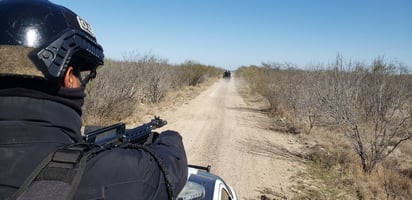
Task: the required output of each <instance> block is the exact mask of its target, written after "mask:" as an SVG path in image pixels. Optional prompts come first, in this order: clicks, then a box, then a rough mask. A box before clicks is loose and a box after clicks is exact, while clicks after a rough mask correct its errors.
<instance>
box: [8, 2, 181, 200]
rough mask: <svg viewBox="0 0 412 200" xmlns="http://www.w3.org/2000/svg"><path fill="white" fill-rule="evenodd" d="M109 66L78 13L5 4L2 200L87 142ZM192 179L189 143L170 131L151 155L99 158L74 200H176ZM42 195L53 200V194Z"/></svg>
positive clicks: (130, 152)
mask: <svg viewBox="0 0 412 200" xmlns="http://www.w3.org/2000/svg"><path fill="white" fill-rule="evenodd" d="M103 60H104V55H103V49H102V47H101V46H100V45H99V44H98V43H97V41H96V39H95V36H94V35H93V32H92V29H91V26H90V25H89V24H88V23H87V22H86V21H84V20H83V19H82V18H80V17H79V16H77V15H76V14H75V13H73V12H72V11H71V10H69V9H67V8H65V7H62V6H59V5H56V4H53V3H51V2H49V1H47V0H30V1H28V0H0V199H6V198H9V197H10V196H12V195H13V194H14V193H15V192H16V191H17V190H18V189H19V188H20V187H21V186H22V184H23V182H24V181H25V180H26V179H27V177H28V176H29V175H30V174H31V173H32V171H33V170H34V169H35V168H36V167H37V166H38V165H39V163H40V162H41V161H42V160H43V159H44V158H45V157H47V155H49V154H50V153H51V152H53V151H55V150H56V149H57V148H59V147H62V146H65V145H68V144H72V143H79V142H82V137H81V133H80V128H81V114H82V110H81V108H82V105H83V100H84V97H85V94H84V89H85V85H86V83H87V81H88V80H89V79H91V78H94V76H95V75H96V68H97V67H98V66H100V65H103ZM84 72H88V73H86V74H88V75H86V76H84V77H82V75H81V74H84ZM186 179H187V159H186V154H185V151H184V147H183V143H182V138H181V136H180V135H179V134H178V133H177V132H174V131H165V132H162V133H161V134H159V135H158V137H157V138H156V139H155V140H154V141H153V143H152V144H151V145H148V146H146V147H145V148H144V149H134V148H116V149H111V150H104V151H102V152H99V153H97V154H96V155H95V156H94V157H92V158H91V159H90V160H89V161H88V162H87V165H86V168H85V170H84V173H83V175H82V177H81V180H80V183H79V187H78V189H77V191H76V193H75V195H74V199H173V198H175V197H176V196H177V195H178V193H179V191H180V190H181V189H182V188H183V186H184V184H185V183H186ZM56 187H57V185H56ZM43 189H44V191H42V192H40V193H43V194H42V195H46V196H47V193H48V191H49V192H50V191H52V190H53V187H51V188H44V187H42V190H43Z"/></svg>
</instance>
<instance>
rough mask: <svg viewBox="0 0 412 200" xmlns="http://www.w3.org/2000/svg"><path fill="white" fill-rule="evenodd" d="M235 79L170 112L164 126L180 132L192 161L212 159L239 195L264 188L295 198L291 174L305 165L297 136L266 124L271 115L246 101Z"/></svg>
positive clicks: (254, 193) (200, 162) (214, 169)
mask: <svg viewBox="0 0 412 200" xmlns="http://www.w3.org/2000/svg"><path fill="white" fill-rule="evenodd" d="M236 83H237V80H236V79H235V78H232V79H231V80H220V81H218V82H216V83H215V84H213V85H212V86H210V87H209V88H208V89H207V90H205V91H204V92H202V93H201V94H200V95H199V96H197V97H196V98H194V99H192V100H191V101H189V102H185V103H184V104H183V105H181V106H178V107H175V108H173V109H170V110H168V111H165V112H164V113H162V114H161V116H162V118H164V119H166V120H167V121H168V125H167V126H165V127H164V128H163V130H166V129H171V130H176V131H179V132H180V133H181V135H182V137H183V142H184V145H185V148H186V152H187V157H188V161H189V163H190V164H196V165H207V164H211V165H212V173H215V174H217V175H219V176H221V177H222V178H223V179H224V180H225V181H226V182H227V183H228V184H230V185H231V186H232V187H233V188H234V189H235V190H236V193H237V194H238V196H239V199H260V195H261V194H262V193H266V194H267V193H270V194H271V195H272V197H274V198H286V197H290V196H291V195H292V194H291V192H290V191H289V190H288V188H289V187H290V186H291V185H292V183H291V181H290V178H291V177H293V176H294V175H295V174H296V172H298V171H299V170H302V169H303V168H304V167H303V166H304V165H303V163H302V162H301V161H300V160H299V158H297V157H296V156H294V155H295V152H298V151H299V149H300V145H299V143H298V142H297V139H296V138H295V136H293V135H287V134H282V133H277V132H273V131H270V130H267V129H265V128H264V127H265V125H264V124H262V123H264V122H268V121H269V120H268V118H267V117H266V115H265V114H264V113H262V112H260V108H259V106H258V105H252V104H250V105H249V104H247V103H245V101H243V99H242V98H241V97H240V95H239V93H238V92H237V90H236ZM238 84H240V82H238ZM269 197H271V196H270V195H269Z"/></svg>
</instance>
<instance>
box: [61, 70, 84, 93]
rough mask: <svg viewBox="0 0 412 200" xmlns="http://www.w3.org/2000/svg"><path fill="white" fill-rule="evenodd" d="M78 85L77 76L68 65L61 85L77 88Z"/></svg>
mask: <svg viewBox="0 0 412 200" xmlns="http://www.w3.org/2000/svg"><path fill="white" fill-rule="evenodd" d="M80 85H81V84H80V80H79V78H77V76H76V75H74V68H73V67H72V66H68V67H67V69H66V72H65V73H64V77H63V87H66V88H78V87H79V86H80Z"/></svg>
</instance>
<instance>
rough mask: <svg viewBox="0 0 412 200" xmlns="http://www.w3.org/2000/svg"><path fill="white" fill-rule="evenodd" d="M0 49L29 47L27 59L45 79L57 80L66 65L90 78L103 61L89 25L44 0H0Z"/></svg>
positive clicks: (99, 47)
mask: <svg viewBox="0 0 412 200" xmlns="http://www.w3.org/2000/svg"><path fill="white" fill-rule="evenodd" d="M0 46H22V47H29V48H32V50H31V51H30V53H29V55H28V57H29V59H30V61H31V62H32V63H33V64H34V66H35V67H36V68H37V70H39V71H40V72H41V73H42V75H43V78H45V79H47V80H60V79H61V77H62V76H63V73H64V71H65V70H66V68H67V66H68V65H69V64H70V65H73V67H75V68H78V69H79V70H80V71H86V70H90V71H91V72H92V73H91V74H92V76H94V75H95V70H96V68H97V67H98V66H99V65H103V59H104V55H103V48H102V47H101V46H100V45H99V44H98V43H97V41H96V38H95V37H94V34H93V32H92V29H91V26H90V25H89V24H88V23H87V22H86V21H84V20H83V19H81V18H80V17H79V16H77V15H76V14H75V13H74V12H72V11H71V10H69V9H67V8H65V7H63V6H60V5H56V4H53V3H51V2H49V1H47V0H0ZM0 53H1V52H0ZM92 78H94V77H92Z"/></svg>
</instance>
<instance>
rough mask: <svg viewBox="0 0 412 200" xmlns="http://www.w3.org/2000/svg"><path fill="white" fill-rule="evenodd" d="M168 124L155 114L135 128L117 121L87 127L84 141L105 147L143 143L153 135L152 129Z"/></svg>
mask: <svg viewBox="0 0 412 200" xmlns="http://www.w3.org/2000/svg"><path fill="white" fill-rule="evenodd" d="M166 124H167V121H165V120H162V119H160V117H156V116H154V118H153V119H152V120H151V121H150V122H148V123H144V124H142V125H140V126H138V127H136V128H133V129H126V125H125V124H124V123H117V124H113V125H111V126H107V127H103V128H101V127H93V126H86V127H85V131H84V132H85V136H84V137H83V139H84V141H85V142H87V143H91V144H96V145H100V146H102V147H104V148H111V147H118V146H121V145H123V144H127V143H133V144H143V143H145V142H146V141H147V139H148V138H149V137H150V136H151V133H152V130H154V129H157V128H160V127H162V126H164V125H166Z"/></svg>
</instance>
